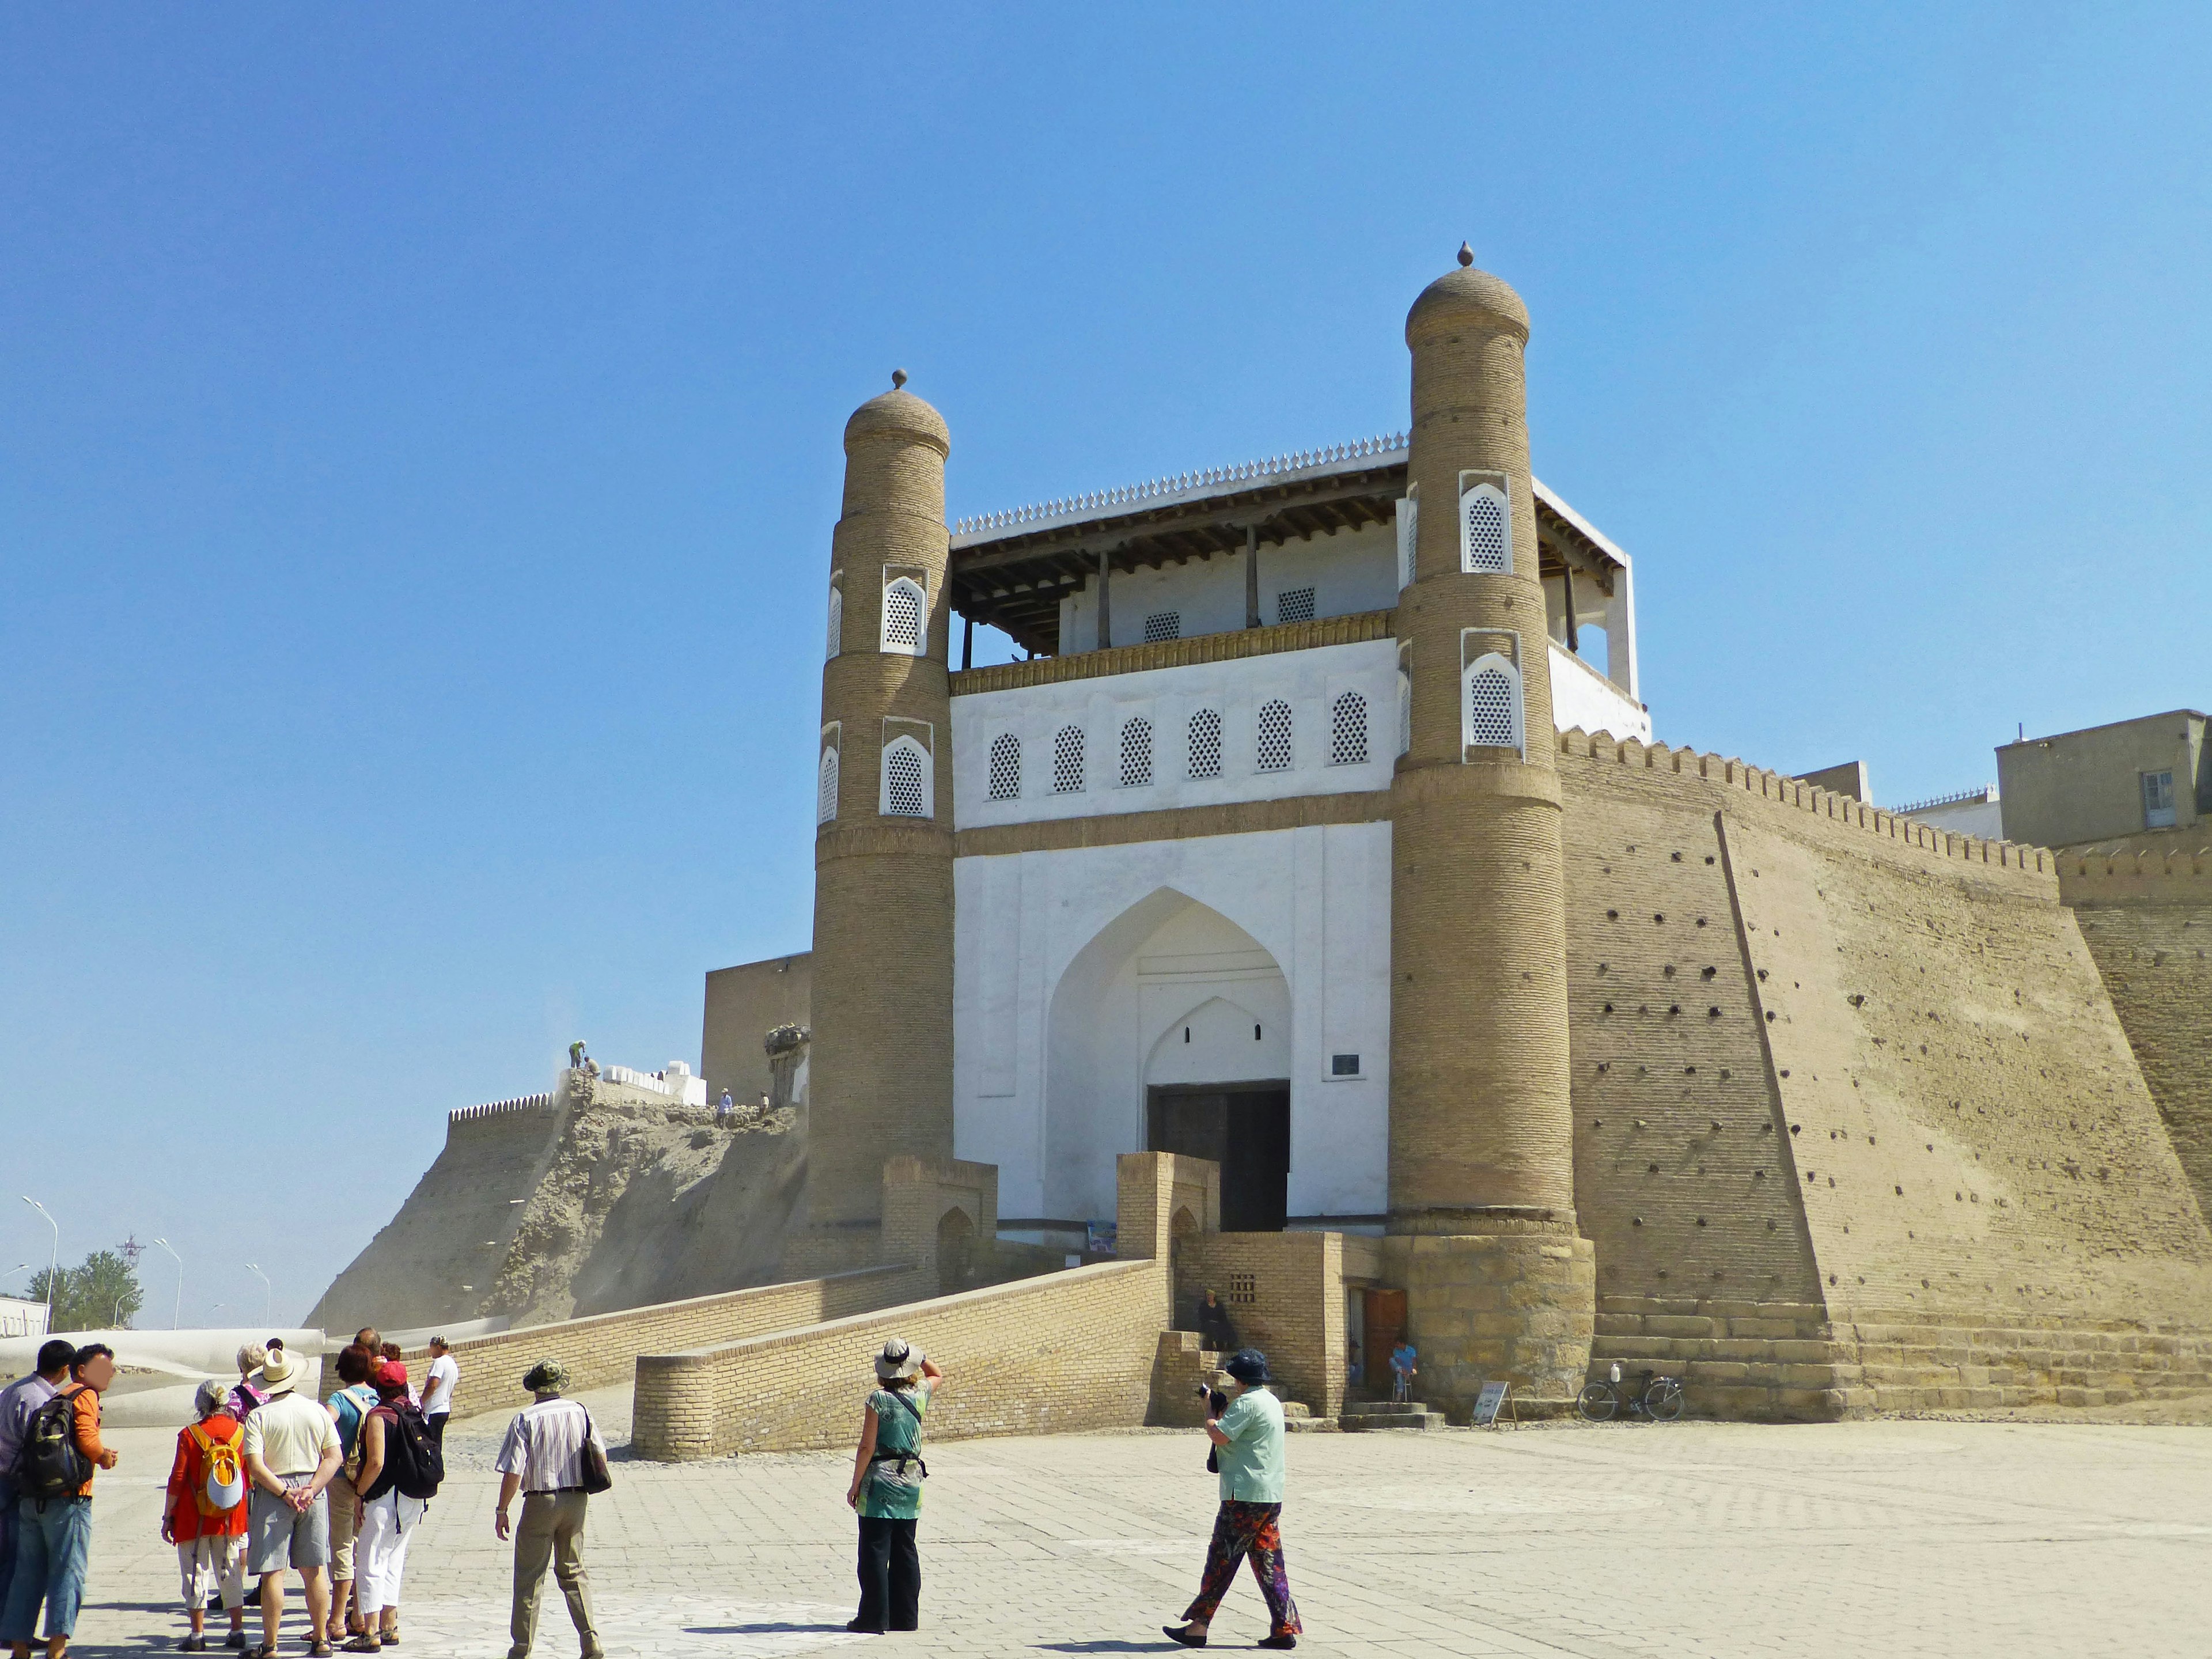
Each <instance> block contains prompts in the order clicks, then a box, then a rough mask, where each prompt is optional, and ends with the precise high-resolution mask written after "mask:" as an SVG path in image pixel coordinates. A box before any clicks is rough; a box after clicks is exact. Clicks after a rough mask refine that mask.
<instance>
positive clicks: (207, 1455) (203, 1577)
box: [161, 1378, 246, 1653]
mask: <svg viewBox="0 0 2212 1659" xmlns="http://www.w3.org/2000/svg"><path fill="white" fill-rule="evenodd" d="M192 1405H193V1409H194V1410H195V1411H196V1412H197V1413H198V1416H199V1421H198V1422H197V1423H195V1424H193V1425H191V1427H190V1428H188V1429H180V1430H179V1431H178V1433H177V1461H176V1462H175V1463H174V1464H173V1465H172V1466H171V1467H170V1469H169V1495H168V1498H167V1501H166V1502H165V1503H164V1504H162V1508H161V1537H162V1540H163V1541H165V1542H167V1543H171V1544H174V1545H175V1546H176V1547H177V1565H178V1567H179V1570H180V1571H182V1573H183V1575H184V1591H185V1610H186V1611H187V1612H188V1613H191V1620H192V1627H191V1633H190V1634H189V1635H187V1636H186V1637H185V1638H184V1640H182V1641H181V1642H179V1643H178V1644H177V1647H178V1649H179V1651H181V1652H185V1653H205V1652H206V1651H207V1644H208V1639H207V1634H206V1630H207V1604H208V1599H209V1597H210V1596H212V1595H216V1594H217V1593H218V1592H220V1593H221V1595H222V1610H223V1611H224V1612H225V1613H228V1614H229V1615H230V1639H229V1641H228V1642H226V1643H225V1644H223V1645H224V1646H226V1647H229V1648H243V1647H245V1645H246V1469H245V1461H244V1458H243V1456H242V1455H241V1448H240V1444H239V1442H240V1440H241V1439H242V1438H243V1437H244V1435H245V1431H244V1430H243V1429H241V1428H240V1426H239V1424H238V1419H236V1418H235V1417H233V1416H232V1415H231V1414H230V1401H229V1391H228V1389H225V1388H224V1387H223V1385H222V1383H219V1382H217V1381H216V1380H214V1379H213V1378H210V1379H209V1380H208V1381H207V1382H205V1383H201V1384H200V1387H199V1393H198V1394H197V1395H195V1396H194V1398H193V1401H192ZM226 1500H228V1502H227V1503H226Z"/></svg>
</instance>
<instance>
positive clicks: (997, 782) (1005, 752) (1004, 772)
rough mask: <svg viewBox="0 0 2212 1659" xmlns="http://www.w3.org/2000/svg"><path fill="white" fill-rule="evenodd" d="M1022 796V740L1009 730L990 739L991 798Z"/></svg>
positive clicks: (1002, 798)
mask: <svg viewBox="0 0 2212 1659" xmlns="http://www.w3.org/2000/svg"><path fill="white" fill-rule="evenodd" d="M1021 798H1022V740H1021V739H1020V738H1018V737H1016V736H1015V735H1014V734H1013V733H1012V732H1000V733H999V735H998V736H997V737H995V738H992V739H991V799H993V800H1019V799H1021Z"/></svg>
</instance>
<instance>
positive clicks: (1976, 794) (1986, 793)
mask: <svg viewBox="0 0 2212 1659" xmlns="http://www.w3.org/2000/svg"><path fill="white" fill-rule="evenodd" d="M1996 798H1997V787H1996V785H1995V784H1994V783H1984V784H1981V785H1978V787H1974V788H1972V789H1960V790H1958V791H1956V792H1954V793H1951V794H1948V795H1930V796H1929V798H1928V799H1926V800H1916V801H1910V802H1908V803H1906V804H1905V805H1903V806H1893V807H1892V808H1890V809H1889V810H1890V811H1893V812H1905V813H1911V812H1927V811H1933V810H1934V809H1935V808H1936V807H1938V806H1956V805H1959V804H1960V802H1961V801H1969V800H1977V801H1982V800H1995V799H1996Z"/></svg>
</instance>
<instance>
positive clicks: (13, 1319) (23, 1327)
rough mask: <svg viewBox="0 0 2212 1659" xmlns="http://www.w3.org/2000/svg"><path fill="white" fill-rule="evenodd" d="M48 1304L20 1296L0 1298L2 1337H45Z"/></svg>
mask: <svg viewBox="0 0 2212 1659" xmlns="http://www.w3.org/2000/svg"><path fill="white" fill-rule="evenodd" d="M45 1334H46V1304H45V1303H43V1302H26V1301H24V1300H23V1298H22V1297H19V1296H0V1336H44V1335H45Z"/></svg>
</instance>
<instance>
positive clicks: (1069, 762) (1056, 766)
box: [1052, 726, 1083, 795]
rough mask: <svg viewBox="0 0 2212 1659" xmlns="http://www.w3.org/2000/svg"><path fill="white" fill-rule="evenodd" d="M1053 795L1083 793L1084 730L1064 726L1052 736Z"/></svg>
mask: <svg viewBox="0 0 2212 1659" xmlns="http://www.w3.org/2000/svg"><path fill="white" fill-rule="evenodd" d="M1052 793H1054V794H1055V795H1076V794H1080V793H1083V728H1082V727H1081V726H1061V727H1060V730H1059V731H1057V732H1054V733H1053V734H1052Z"/></svg>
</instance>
